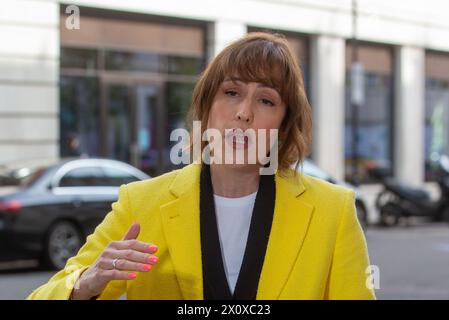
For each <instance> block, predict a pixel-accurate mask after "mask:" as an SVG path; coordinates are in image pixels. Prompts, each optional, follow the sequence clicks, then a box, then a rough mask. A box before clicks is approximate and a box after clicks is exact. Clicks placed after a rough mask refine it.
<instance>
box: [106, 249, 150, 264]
mask: <svg viewBox="0 0 449 320" xmlns="http://www.w3.org/2000/svg"><path fill="white" fill-rule="evenodd" d="M105 257H106V258H109V259H124V260H129V261H132V262H139V263H144V264H155V263H156V262H157V261H158V259H159V258H158V257H156V256H155V255H152V254H149V253H143V252H140V251H136V250H133V249H125V250H112V251H110V252H108V254H107V255H106V256H105Z"/></svg>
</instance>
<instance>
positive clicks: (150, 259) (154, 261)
mask: <svg viewBox="0 0 449 320" xmlns="http://www.w3.org/2000/svg"><path fill="white" fill-rule="evenodd" d="M157 260H158V258H157V257H156V256H152V257H150V258H149V259H148V262H149V263H151V264H155V263H156V262H157Z"/></svg>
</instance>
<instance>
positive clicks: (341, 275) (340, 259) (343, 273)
mask: <svg viewBox="0 0 449 320" xmlns="http://www.w3.org/2000/svg"><path fill="white" fill-rule="evenodd" d="M369 264H370V263H369V257H368V249H367V245H366V240H365V236H364V233H363V230H362V228H361V226H360V223H359V221H358V219H357V212H356V207H355V193H354V191H352V190H348V193H347V196H346V200H345V204H344V206H343V210H342V213H341V219H340V223H339V227H338V231H337V236H336V243H335V249H334V254H333V259H332V263H331V269H330V274H329V280H328V284H327V298H328V299H337V300H342V299H350V300H370V299H376V296H375V293H374V290H373V289H372V288H371V286H370V285H369V281H368V280H369V279H368V276H369V275H370V274H369V273H368V270H367V268H368V266H369Z"/></svg>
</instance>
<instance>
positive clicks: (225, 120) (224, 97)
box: [207, 78, 286, 167]
mask: <svg viewBox="0 0 449 320" xmlns="http://www.w3.org/2000/svg"><path fill="white" fill-rule="evenodd" d="M285 113H286V106H285V104H284V102H283V101H282V99H281V96H280V95H279V93H278V92H277V90H276V89H274V88H272V87H269V86H267V85H264V84H262V83H258V82H248V83H246V82H243V81H240V80H236V79H234V80H231V79H229V78H226V79H225V80H224V81H223V82H222V84H221V85H220V87H219V88H218V90H217V93H216V95H215V97H214V100H213V103H212V107H211V110H210V113H209V119H208V126H207V128H214V129H218V130H219V131H220V133H221V135H222V137H223V140H222V141H223V149H222V150H223V151H222V152H225V150H226V149H225V145H226V144H228V146H227V147H228V148H232V149H233V150H234V151H233V152H234V159H235V153H236V150H242V149H243V152H244V153H245V164H244V166H248V164H247V163H248V161H247V156H246V154H247V152H248V151H249V150H254V149H252V148H251V147H250V146H254V147H255V148H257V146H258V143H257V141H258V139H257V136H258V135H259V131H258V130H259V129H266V134H265V136H266V137H267V138H266V144H265V148H266V149H265V150H267V152H268V150H269V146H270V141H269V134H270V129H280V126H281V123H282V120H283V119H284V116H285ZM225 129H241V130H243V131H245V130H247V129H254V131H255V135H256V141H253V139H251V137H248V136H246V135H245V136H241V135H239V134H238V133H237V134H235V133H234V134H233V133H232V131H231V132H230V130H226V131H225ZM227 132H228V134H226V133H227ZM234 132H235V131H234ZM237 132H238V130H237ZM229 133H230V134H229ZM279 134H280V132H279ZM272 143H273V142H271V144H272ZM253 144H254V145H253ZM226 156H227V155H226ZM234 162H235V161H234ZM249 165H251V164H249ZM254 165H255V166H257V167H258V166H259V164H254Z"/></svg>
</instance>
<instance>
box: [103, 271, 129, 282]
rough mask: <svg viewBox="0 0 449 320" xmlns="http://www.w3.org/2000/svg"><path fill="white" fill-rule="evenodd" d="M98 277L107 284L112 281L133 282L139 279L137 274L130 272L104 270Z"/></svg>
mask: <svg viewBox="0 0 449 320" xmlns="http://www.w3.org/2000/svg"><path fill="white" fill-rule="evenodd" d="M98 277H99V278H100V279H101V280H102V281H105V282H109V281H111V280H133V279H135V278H136V277H137V273H135V272H128V271H120V270H117V269H113V270H102V271H101V272H100V273H99V274H98Z"/></svg>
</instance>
